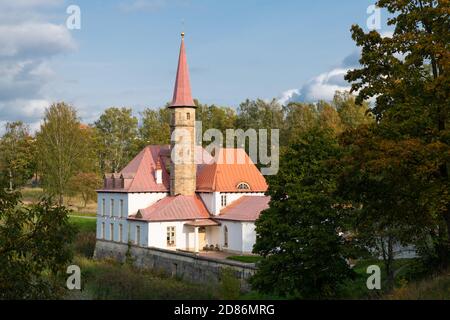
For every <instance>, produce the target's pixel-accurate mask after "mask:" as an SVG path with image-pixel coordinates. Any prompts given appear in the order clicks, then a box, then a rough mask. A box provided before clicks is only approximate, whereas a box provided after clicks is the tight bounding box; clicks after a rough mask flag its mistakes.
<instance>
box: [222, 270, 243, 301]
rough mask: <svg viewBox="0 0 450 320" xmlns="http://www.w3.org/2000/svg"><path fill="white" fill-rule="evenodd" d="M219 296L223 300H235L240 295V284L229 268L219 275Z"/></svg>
mask: <svg viewBox="0 0 450 320" xmlns="http://www.w3.org/2000/svg"><path fill="white" fill-rule="evenodd" d="M220 279H221V281H220V295H221V298H222V299H224V300H236V299H238V298H239V296H240V294H241V284H240V281H239V279H238V278H236V276H235V274H234V272H233V270H232V269H230V268H226V269H222V272H221V275H220Z"/></svg>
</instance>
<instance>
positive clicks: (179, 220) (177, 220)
mask: <svg viewBox="0 0 450 320" xmlns="http://www.w3.org/2000/svg"><path fill="white" fill-rule="evenodd" d="M207 219H212V220H214V219H216V218H215V217H214V218H212V217H209V218H205V217H201V218H189V219H170V220H146V219H139V218H131V217H128V218H127V220H132V221H140V222H149V223H151V222H181V221H186V222H188V221H192V220H207Z"/></svg>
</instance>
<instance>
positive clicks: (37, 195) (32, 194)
mask: <svg viewBox="0 0 450 320" xmlns="http://www.w3.org/2000/svg"><path fill="white" fill-rule="evenodd" d="M20 192H21V193H22V201H23V202H24V203H37V202H39V200H40V199H41V197H42V196H44V190H43V189H42V188H29V187H27V188H23V189H22V190H20Z"/></svg>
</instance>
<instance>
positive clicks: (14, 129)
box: [0, 121, 36, 190]
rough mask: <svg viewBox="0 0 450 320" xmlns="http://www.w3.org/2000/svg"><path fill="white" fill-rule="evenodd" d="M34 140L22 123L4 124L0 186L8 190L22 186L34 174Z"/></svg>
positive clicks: (0, 141)
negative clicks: (6, 187) (4, 186)
mask: <svg viewBox="0 0 450 320" xmlns="http://www.w3.org/2000/svg"><path fill="white" fill-rule="evenodd" d="M34 155H35V145H34V139H33V138H32V137H31V135H30V133H29V129H28V127H27V126H26V125H24V124H23V123H22V122H20V121H18V122H12V123H7V124H6V133H5V134H4V135H3V137H1V139H0V181H1V182H3V183H1V182H0V185H1V184H3V185H7V186H8V188H9V190H13V189H17V188H19V187H21V186H23V185H24V184H25V183H26V181H27V180H28V179H30V178H31V177H32V175H33V173H34V170H35V167H36V162H35V157H34Z"/></svg>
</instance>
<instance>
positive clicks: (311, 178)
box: [251, 128, 353, 298]
mask: <svg viewBox="0 0 450 320" xmlns="http://www.w3.org/2000/svg"><path fill="white" fill-rule="evenodd" d="M339 154H340V148H339V146H338V144H337V140H336V138H335V136H334V135H333V134H332V133H330V132H329V131H324V130H320V129H317V128H316V129H313V130H311V131H309V132H307V133H304V134H302V136H301V138H300V139H299V140H298V142H297V143H296V144H294V145H292V146H291V147H289V148H288V149H287V150H286V153H285V154H284V155H283V157H282V160H281V163H280V170H279V173H278V175H276V176H273V177H271V178H269V191H268V194H269V195H270V196H271V201H270V208H269V209H267V210H265V211H263V212H262V214H261V216H260V218H259V220H257V221H256V232H257V239H256V244H255V246H254V252H255V253H257V254H260V255H262V256H263V257H264V259H263V260H262V261H261V262H260V264H259V268H258V272H257V273H256V275H255V276H254V278H252V280H251V282H252V285H253V286H254V287H255V288H256V289H258V290H260V291H262V292H267V293H272V294H276V295H280V296H287V297H291V298H327V297H332V296H333V295H334V294H335V288H336V286H337V284H339V283H341V282H342V281H344V280H345V279H348V278H349V277H351V276H352V274H353V273H352V271H351V270H350V267H349V265H348V264H347V261H346V258H350V257H352V251H353V246H352V244H351V242H349V241H347V240H346V238H345V237H344V236H343V233H345V232H346V229H345V225H346V217H345V216H344V215H343V213H344V212H345V211H343V210H341V209H340V207H339V206H338V205H337V204H339V203H340V201H339V199H337V198H336V197H335V196H334V192H335V189H336V176H337V174H338V172H339V168H338V166H337V165H336V162H335V160H334V159H335V158H336V157H339Z"/></svg>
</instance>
